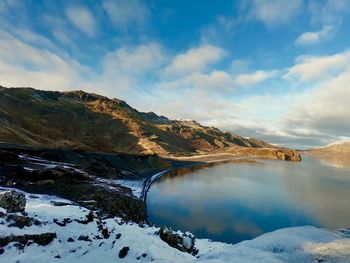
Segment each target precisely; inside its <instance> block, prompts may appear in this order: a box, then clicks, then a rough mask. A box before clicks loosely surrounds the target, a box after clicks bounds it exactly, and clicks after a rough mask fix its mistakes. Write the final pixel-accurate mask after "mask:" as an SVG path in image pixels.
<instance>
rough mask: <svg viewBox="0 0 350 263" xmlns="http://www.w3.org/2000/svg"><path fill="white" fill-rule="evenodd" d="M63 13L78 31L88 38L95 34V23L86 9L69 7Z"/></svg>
mask: <svg viewBox="0 0 350 263" xmlns="http://www.w3.org/2000/svg"><path fill="white" fill-rule="evenodd" d="M65 12H66V15H67V17H68V18H69V20H70V21H71V22H72V23H73V25H74V26H75V27H76V28H78V29H79V30H80V31H82V32H83V33H85V34H86V35H88V36H89V37H92V36H94V35H95V34H96V32H97V28H96V22H95V19H94V17H93V15H92V13H91V11H90V10H89V9H88V8H86V7H84V6H70V7H68V8H67V9H66V10H65Z"/></svg>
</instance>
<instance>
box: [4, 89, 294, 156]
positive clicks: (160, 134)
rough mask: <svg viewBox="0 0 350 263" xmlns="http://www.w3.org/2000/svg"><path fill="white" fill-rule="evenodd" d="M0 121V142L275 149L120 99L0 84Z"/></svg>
mask: <svg viewBox="0 0 350 263" xmlns="http://www.w3.org/2000/svg"><path fill="white" fill-rule="evenodd" d="M0 125H1V126H0V141H2V142H6V143H16V144H26V145H35V146H46V147H63V148H73V149H81V150H94V151H105V152H126V153H147V154H153V153H156V154H159V155H162V156H182V155H194V154H205V153H212V152H225V151H230V152H232V153H233V152H234V150H233V149H236V148H237V149H240V148H241V147H242V149H241V150H239V151H238V152H242V153H244V151H245V150H246V148H249V149H253V148H254V149H260V148H264V149H266V150H265V152H267V153H268V155H271V154H272V155H274V153H271V152H273V151H272V150H271V149H276V147H274V146H273V145H270V144H268V143H266V142H263V141H261V140H258V139H254V138H252V139H247V138H244V137H241V136H239V135H236V134H233V133H228V132H222V131H220V130H219V129H217V128H215V127H206V126H202V125H201V124H199V123H198V122H196V121H186V120H169V119H168V118H166V117H163V116H158V115H156V114H154V113H152V112H149V113H144V112H139V111H137V110H136V109H133V108H132V107H130V106H129V105H128V104H127V103H125V102H124V101H121V100H118V99H109V98H106V97H103V96H100V95H97V94H90V93H86V92H83V91H72V92H52V91H41V90H35V89H32V88H4V87H0ZM268 149H270V150H268ZM249 152H250V153H253V152H254V150H250V151H249ZM263 153H264V151H261V150H258V151H257V152H256V153H255V154H256V155H257V156H260V155H263ZM253 155H254V154H253ZM275 156H277V153H276V154H275ZM278 156H279V157H277V158H278V159H288V158H289V157H283V156H282V155H281V156H280V155H278ZM288 156H289V155H288Z"/></svg>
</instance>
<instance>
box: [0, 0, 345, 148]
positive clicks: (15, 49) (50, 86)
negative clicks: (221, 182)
mask: <svg viewBox="0 0 350 263" xmlns="http://www.w3.org/2000/svg"><path fill="white" fill-rule="evenodd" d="M349 11H350V2H349V1H347V0H294V1H289V0H242V1H233V0H232V1H228V0H227V1H224V0H220V1H214V0H203V1H184V0H177V1H161V0H158V1H146V0H145V1H141V0H115V1H112V0H100V1H39V0H38V1H20V0H1V1H0V80H1V83H0V85H3V86H7V87H10V86H12V87H20V86H30V87H34V88H38V89H45V90H61V91H62V90H76V89H82V90H85V91H88V92H96V93H99V94H103V95H106V96H108V97H117V98H120V99H123V100H126V101H127V102H128V103H129V104H130V105H131V106H133V107H136V108H137V109H139V110H142V111H154V112H156V113H157V114H162V115H165V116H168V117H170V118H173V119H176V118H185V119H196V120H198V121H200V122H201V123H203V124H205V125H213V126H217V127H219V128H221V129H223V130H227V131H233V132H236V133H238V134H240V135H243V136H254V137H258V138H261V139H264V140H267V141H269V142H272V143H275V144H280V145H285V146H290V147H297V148H307V147H310V146H317V145H323V144H327V143H330V142H333V141H335V140H344V139H349V137H348V136H350V135H349V134H350V122H349V121H348V119H349V116H350V103H349V101H350V99H349V98H350V87H349V85H350V84H349V83H350V50H349V44H350V32H349V26H348V25H349V23H350V12H349Z"/></svg>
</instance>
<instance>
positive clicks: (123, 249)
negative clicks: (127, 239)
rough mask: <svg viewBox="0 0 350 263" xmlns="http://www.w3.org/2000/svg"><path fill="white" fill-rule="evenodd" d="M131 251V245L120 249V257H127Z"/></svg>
mask: <svg viewBox="0 0 350 263" xmlns="http://www.w3.org/2000/svg"><path fill="white" fill-rule="evenodd" d="M128 252H129V247H123V248H122V249H121V250H120V251H119V258H125V257H126V255H127V254H128Z"/></svg>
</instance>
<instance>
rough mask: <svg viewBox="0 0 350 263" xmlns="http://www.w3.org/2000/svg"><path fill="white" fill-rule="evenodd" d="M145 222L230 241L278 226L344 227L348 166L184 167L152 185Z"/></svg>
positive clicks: (307, 162)
mask: <svg viewBox="0 0 350 263" xmlns="http://www.w3.org/2000/svg"><path fill="white" fill-rule="evenodd" d="M147 209H148V220H149V222H152V223H155V224H156V225H158V226H162V225H169V226H171V227H172V228H173V229H175V230H177V229H180V230H183V231H186V230H189V231H191V232H193V233H194V234H195V235H196V236H197V237H201V238H210V239H212V240H216V241H224V242H231V243H236V242H239V241H242V240H246V239H251V238H254V237H256V236H258V235H260V234H262V233H265V232H269V231H273V230H276V229H279V228H283V227H290V226H300V225H314V226H319V227H326V228H329V229H337V228H343V227H350V163H349V159H345V160H339V159H337V160H325V159H319V160H316V159H311V158H307V157H305V158H304V160H303V161H302V162H300V163H299V162H298V163H293V162H284V161H265V160H259V161H258V163H254V162H243V163H225V164H220V165H215V166H212V167H207V168H202V169H185V170H181V171H179V172H178V173H177V174H175V173H172V174H168V175H165V176H164V177H162V178H161V179H160V180H159V181H157V182H155V183H154V184H153V185H152V187H151V189H150V191H149V193H148V196H147Z"/></svg>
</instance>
